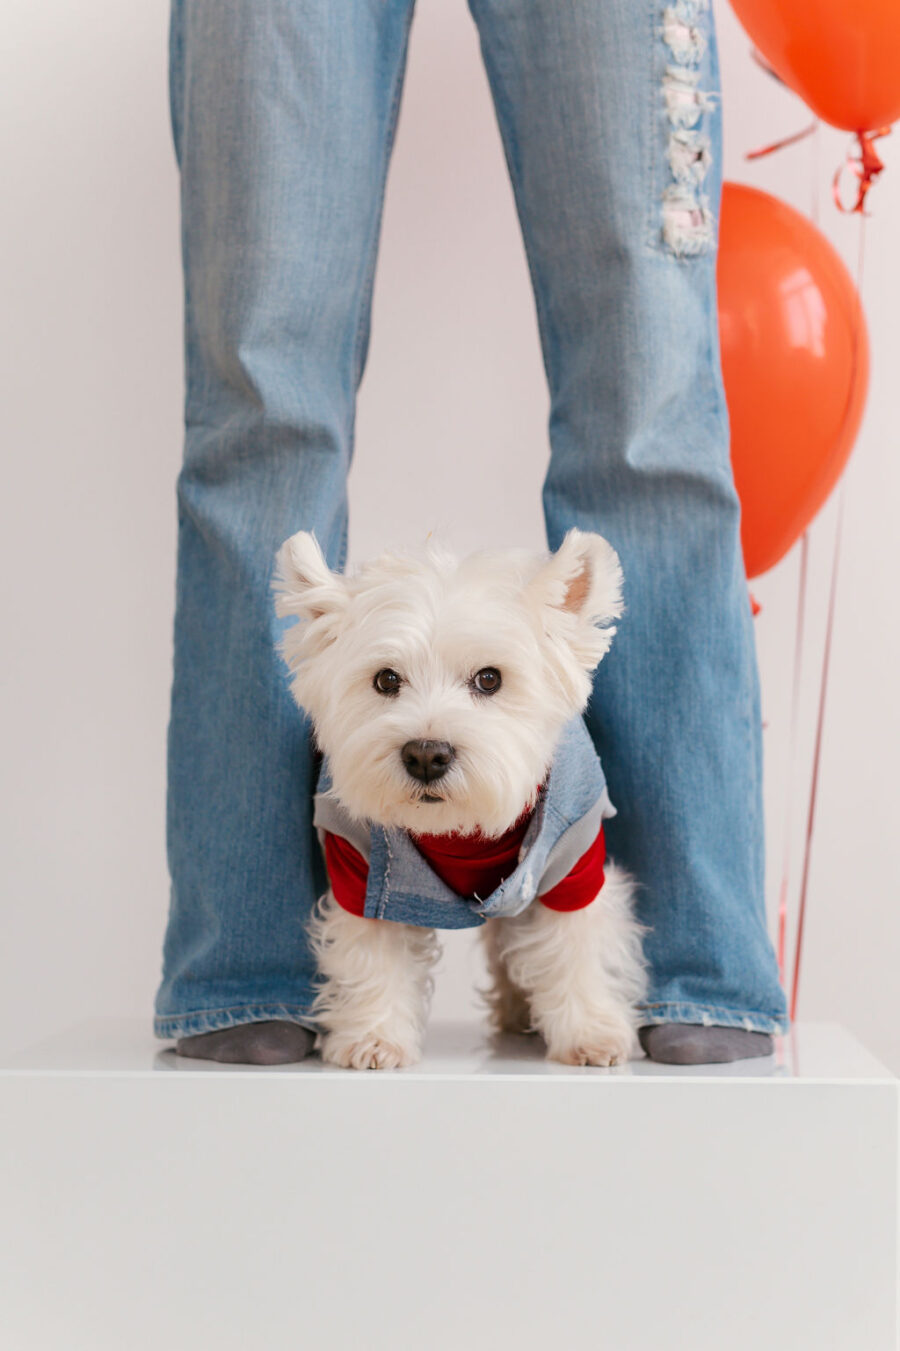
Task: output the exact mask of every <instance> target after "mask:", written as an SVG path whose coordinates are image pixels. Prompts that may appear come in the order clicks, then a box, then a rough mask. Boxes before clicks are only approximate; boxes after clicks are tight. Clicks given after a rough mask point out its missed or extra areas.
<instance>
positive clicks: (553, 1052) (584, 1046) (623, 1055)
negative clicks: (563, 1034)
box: [547, 1027, 634, 1068]
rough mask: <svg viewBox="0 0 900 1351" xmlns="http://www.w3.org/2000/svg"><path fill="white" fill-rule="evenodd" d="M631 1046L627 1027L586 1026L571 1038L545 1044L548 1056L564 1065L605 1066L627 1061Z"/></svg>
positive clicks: (629, 1032)
mask: <svg viewBox="0 0 900 1351" xmlns="http://www.w3.org/2000/svg"><path fill="white" fill-rule="evenodd" d="M633 1048H634V1034H633V1032H632V1030H631V1028H630V1027H622V1028H621V1029H616V1030H612V1029H610V1028H604V1029H603V1030H602V1031H599V1030H593V1031H592V1030H586V1031H585V1032H584V1034H583V1035H582V1036H577V1037H573V1038H572V1040H571V1041H567V1042H563V1043H557V1044H551V1045H550V1046H548V1048H547V1058H548V1060H558V1061H560V1062H561V1063H562V1064H563V1065H601V1066H603V1067H604V1068H606V1067H609V1066H611V1065H624V1064H626V1063H627V1061H628V1060H629V1059H630V1057H631V1052H632V1050H633Z"/></svg>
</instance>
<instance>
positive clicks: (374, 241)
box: [351, 3, 415, 442]
mask: <svg viewBox="0 0 900 1351" xmlns="http://www.w3.org/2000/svg"><path fill="white" fill-rule="evenodd" d="M414 8H415V5H414V3H410V5H409V7H408V9H407V12H406V17H405V19H404V28H403V40H402V43H401V50H400V58H399V61H398V63H397V70H396V73H395V75H394V88H393V90H392V92H391V105H390V111H389V113H388V121H387V126H386V128H385V136H384V154H383V163H382V167H381V181H380V186H379V192H378V209H377V211H376V214H375V221H374V224H373V230H372V238H371V242H370V245H369V259H368V262H367V264H366V272H365V276H364V280H363V285H362V288H361V290H360V300H361V303H360V313H359V319H358V321H357V325H356V335H355V338H354V344H353V386H354V389H358V388H359V383H360V381H361V380H362V376H363V368H364V364H365V363H364V361H363V359H362V351H363V347H364V346H365V343H364V335H365V333H366V330H367V329H368V327H369V322H370V319H371V302H372V290H373V287H374V282H375V268H376V264H377V261H378V241H379V237H380V234H381V222H382V219H383V217H384V198H385V192H386V190H387V177H388V170H389V168H390V163H391V155H392V153H393V148H394V139H395V136H396V131H397V120H398V118H399V115H400V100H401V97H402V94H403V84H404V80H405V77H406V61H407V53H408V50H409V32H410V28H411V27H412V19H413V12H414ZM351 442H352V433H351Z"/></svg>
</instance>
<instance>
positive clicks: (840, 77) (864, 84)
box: [731, 0, 900, 131]
mask: <svg viewBox="0 0 900 1351" xmlns="http://www.w3.org/2000/svg"><path fill="white" fill-rule="evenodd" d="M731 3H732V7H733V9H734V12H735V13H736V14H737V16H738V18H739V19H740V21H741V23H742V24H743V25H744V27H745V28H746V30H747V32H748V34H749V35H750V37H751V39H752V40H753V42H754V43H755V45H756V47H757V48H758V49H759V51H760V52H762V54H763V56H764V57H765V58H766V60H767V61H768V62H769V64H770V65H771V67H772V69H773V70H774V71H775V73H776V74H777V75H779V76H780V77H781V79H782V80H784V82H785V84H787V85H790V87H791V88H792V89H793V90H794V92H795V93H797V94H799V95H800V97H801V98H802V99H804V100H805V101H806V102H807V103H808V104H809V106H810V108H812V110H813V112H814V113H816V114H817V116H819V117H821V118H824V120H825V121H826V122H830V123H831V125H832V126H834V127H843V128H845V130H847V131H874V130H876V128H878V127H884V126H888V125H889V124H890V123H891V122H895V121H896V120H897V118H898V117H900V3H898V0H731Z"/></svg>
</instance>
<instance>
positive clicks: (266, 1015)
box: [155, 0, 786, 1038]
mask: <svg viewBox="0 0 900 1351" xmlns="http://www.w3.org/2000/svg"><path fill="white" fill-rule="evenodd" d="M470 8H471V11H472V15H473V17H474V19H475V22H476V24H477V26H478V29H479V33H480V39H481V46H482V52H483V56H484V61H485V64H486V67H487V71H488V76H489V80H490V84H491V89H492V92H493V97H494V102H495V106H496V111H497V117H498V121H499V124H500V130H501V133H502V137H503V143H504V147H505V151H506V158H507V162H508V166H509V172H510V175H511V178H512V182H513V187H514V190H515V196H516V202H517V206H518V211H519V216H520V220H521V224H522V230H523V235H524V239H525V244H526V249H527V253H528V259H529V265H530V269H531V276H532V281H533V285H534V291H535V297H536V301H537V311H538V319H539V325H540V334H541V342H542V347H543V354H544V361H545V366H546V371H547V378H548V381H549V386H550V394H551V415H550V443H551V458H550V464H549V469H548V472H547V476H546V481H545V484H544V490H543V503H544V510H545V519H546V527H547V537H548V543H549V545H550V547H551V548H555V547H556V546H557V545H558V544H559V542H560V540H561V538H562V536H563V534H564V533H565V531H566V529H567V528H568V527H570V526H572V525H577V526H579V527H581V528H582V529H584V530H597V531H600V532H601V533H602V534H604V535H605V536H606V537H607V538H608V539H609V540H610V541H611V542H612V544H613V545H614V546H615V548H616V549H617V550H618V552H619V555H620V557H621V560H622V564H623V568H624V573H625V585H626V601H627V612H626V615H625V618H624V619H623V621H622V622H621V624H620V626H619V633H618V636H617V637H616V640H615V642H614V644H613V648H612V651H611V653H610V655H609V656H608V657H607V658H606V659H605V660H604V661H603V663H602V664H601V666H600V668H599V671H598V674H597V677H596V681H595V685H594V691H593V695H592V698H591V703H590V705H589V708H588V712H587V715H586V717H587V725H588V730H589V732H590V734H591V737H592V739H593V741H594V744H595V746H596V748H597V750H598V751H599V753H600V756H601V758H602V761H603V764H604V767H605V769H606V772H607V776H608V780H609V790H610V796H611V798H612V801H613V802H614V803H615V805H616V807H617V808H618V814H617V816H616V817H615V818H614V819H613V820H611V821H609V822H608V823H607V839H608V846H609V851H610V854H611V855H612V856H613V857H615V858H616V859H617V860H618V861H619V862H621V863H623V864H624V865H625V866H626V867H628V868H629V869H630V870H631V871H632V872H634V873H635V874H636V876H637V879H638V881H639V883H640V891H639V918H640V919H641V921H642V922H643V923H644V924H646V925H647V926H649V932H648V934H647V936H646V939H645V951H646V954H647V956H648V959H649V962H650V966H651V984H650V992H649V994H648V997H647V1002H646V1005H645V1006H644V1009H643V1013H642V1019H643V1021H644V1022H645V1023H659V1022H695V1023H716V1024H721V1025H726V1026H737V1027H746V1028H748V1029H755V1030H759V1031H769V1032H776V1031H781V1030H783V1029H784V1027H785V1019H786V1014H785V1002H784V998H783V995H782V992H781V989H780V987H779V983H778V977H777V971H776V964H775V960H774V954H773V951H772V947H771V944H770V941H769V938H768V935H767V929H766V917H765V907H764V894H763V834H762V831H763V826H762V803H761V726H760V711H759V693H758V681H757V673H756V664H755V652H754V641H753V632H752V620H751V614H750V607H749V603H748V595H747V587H746V580H745V576H744V569H743V562H742V557H741V548H740V539H739V504H738V500H737V497H736V494H735V489H734V483H733V479H732V475H731V468H730V462H729V453H728V422H727V412H726V407H725V401H724V395H723V388H722V377H721V370H720V365H719V354H718V334H717V316H716V293H715V249H716V215H717V209H718V199H719V193H720V188H721V183H720V166H721V154H720V144H719V139H720V131H719V120H720V119H719V112H718V97H717V93H716V91H717V82H718V68H717V58H716V47H715V35H714V32H713V28H712V19H711V14H710V12H709V9H708V5H707V3H706V0H673V4H672V5H667V4H666V0H578V3H576V4H562V3H559V0H470ZM412 11H413V0H352V2H351V0H174V3H173V10H172V22H171V47H170V79H171V105H172V122H173V131H174V139H175V147H176V154H177V158H178V162H179V166H180V171H181V206H182V245H183V262H184V278H185V352H186V397H185V423H186V440H185V447H184V460H183V465H182V468H181V470H180V473H179V476H178V483H177V508H178V573H177V595H176V614H175V660H174V675H173V683H172V700H171V717H170V722H169V729H168V774H169V779H168V805H167V842H168V856H169V867H170V873H171V879H172V887H171V899H170V912H169V922H168V929H167V933H166V939H165V950H164V969H163V978H162V983H161V985H160V988H159V991H158V994H157V999H156V1019H155V1032H156V1034H157V1035H158V1036H160V1037H166V1038H170V1037H174V1036H183V1035H189V1034H192V1033H199V1032H206V1031H211V1030H214V1029H217V1028H223V1027H229V1026H232V1025H235V1024H239V1023H244V1022H253V1021H258V1020H263V1019H278V1018H281V1019H288V1020H292V1021H294V1022H297V1023H301V1024H306V1025H308V1026H313V1025H314V1024H313V1022H312V1020H311V1018H310V1015H309V1007H310V1002H311V999H312V994H313V984H314V979H315V972H314V968H313V963H312V960H311V957H310V953H309V950H308V947H307V943H306V939H305V934H304V924H305V921H306V919H307V916H308V914H309V912H310V909H311V907H312V905H313V904H314V902H315V899H316V897H317V896H318V895H320V894H321V892H322V891H323V890H324V888H325V876H324V870H323V864H322V860H321V857H320V852H319V848H318V844H317V841H316V838H315V835H314V832H313V827H312V818H311V813H312V794H313V761H312V754H311V746H310V728H309V725H308V723H307V722H306V721H305V720H304V719H303V718H302V716H301V715H300V714H299V713H298V710H297V709H296V707H295V705H294V704H293V702H292V700H291V697H290V695H289V692H288V682H287V671H286V669H285V668H283V665H282V662H281V659H280V657H279V656H278V654H277V652H276V646H275V645H276V642H277V640H278V638H279V636H280V633H281V631H282V624H283V623H284V622H287V621H279V620H277V619H276V618H275V616H274V610H273V605H272V596H271V593H270V589H269V582H270V579H271V575H272V566H273V561H274V554H275V550H276V548H277V546H278V545H279V544H280V543H281V541H282V540H284V539H285V538H286V537H287V536H288V535H290V534H292V533H293V532H294V531H296V530H300V529H305V530H314V531H315V532H316V535H317V536H318V538H319V540H320V542H321V543H322V545H323V548H324V549H325V552H326V555H327V557H328V559H329V562H330V564H331V565H332V566H333V567H336V568H341V567H343V565H344V562H345V557H346V543H347V500H346V476H347V470H348V466H349V463H350V457H351V454H352V450H353V429H354V401H355V393H356V389H357V386H358V384H359V381H360V378H361V375H362V371H363V367H364V363H365V358H366V347H367V341H368V333H369V316H370V302H371V294H372V279H373V273H374V268H375V258H376V251H377V244H378V234H379V225H380V217H381V206H382V198H383V192H384V184H385V177H386V173H387V167H388V162H389V159H390V153H391V145H392V140H393V134H394V128H395V124H396V120H397V114H398V108H399V103H400V92H401V86H402V81H403V72H404V65H405V60H406V50H407V39H408V34H409V27H410V21H411V18H412Z"/></svg>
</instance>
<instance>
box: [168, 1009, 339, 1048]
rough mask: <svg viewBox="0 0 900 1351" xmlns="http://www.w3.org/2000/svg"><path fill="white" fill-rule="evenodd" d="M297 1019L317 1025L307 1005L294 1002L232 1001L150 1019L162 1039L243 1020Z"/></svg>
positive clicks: (310, 1026) (235, 1024) (312, 1028)
mask: <svg viewBox="0 0 900 1351" xmlns="http://www.w3.org/2000/svg"><path fill="white" fill-rule="evenodd" d="M273 1021H274V1022H284V1023H298V1024H299V1025H300V1027H305V1028H308V1029H309V1031H310V1032H316V1031H317V1030H318V1029H317V1027H316V1024H315V1022H314V1020H313V1019H312V1018H311V1017H310V1015H309V1011H308V1009H306V1008H304V1007H303V1006H302V1005H298V1004H235V1005H233V1006H232V1007H230V1008H225V1009H200V1010H198V1011H197V1012H196V1013H173V1014H165V1015H157V1016H156V1017H155V1018H154V1019H153V1035H154V1036H155V1037H159V1038H160V1039H161V1040H162V1041H171V1040H172V1039H173V1038H176V1037H194V1036H200V1035H201V1034H202V1033H204V1032H221V1031H222V1030H223V1029H224V1028H226V1027H241V1026H242V1025H243V1024H245V1023H267V1022H273Z"/></svg>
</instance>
